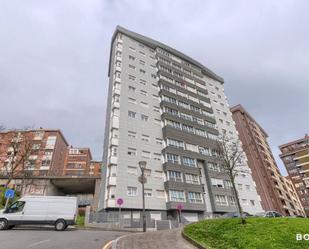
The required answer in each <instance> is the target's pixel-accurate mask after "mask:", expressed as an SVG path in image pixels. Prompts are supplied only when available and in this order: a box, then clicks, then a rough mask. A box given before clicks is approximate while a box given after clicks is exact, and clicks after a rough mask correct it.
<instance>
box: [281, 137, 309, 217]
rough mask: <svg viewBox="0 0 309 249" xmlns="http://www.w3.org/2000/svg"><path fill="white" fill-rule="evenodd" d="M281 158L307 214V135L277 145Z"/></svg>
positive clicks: (308, 172)
mask: <svg viewBox="0 0 309 249" xmlns="http://www.w3.org/2000/svg"><path fill="white" fill-rule="evenodd" d="M279 149H280V151H281V155H280V158H281V159H282V161H283V163H284V165H285V167H286V170H287V172H288V174H289V177H290V179H291V181H292V182H293V184H294V187H295V189H296V192H297V194H298V196H299V199H300V201H301V203H302V205H303V207H304V210H305V212H306V215H307V217H308V216H309V136H308V135H307V134H306V135H305V137H303V138H301V139H298V140H295V141H291V142H289V143H286V144H283V145H280V146H279Z"/></svg>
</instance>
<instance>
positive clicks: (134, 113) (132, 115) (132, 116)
mask: <svg viewBox="0 0 309 249" xmlns="http://www.w3.org/2000/svg"><path fill="white" fill-rule="evenodd" d="M128 116H129V117H130V118H135V116H136V112H133V111H128Z"/></svg>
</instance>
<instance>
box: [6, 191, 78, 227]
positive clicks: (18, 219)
mask: <svg viewBox="0 0 309 249" xmlns="http://www.w3.org/2000/svg"><path fill="white" fill-rule="evenodd" d="M76 218H77V198H76V197H60V196H26V197H23V198H21V199H19V200H18V201H16V202H14V203H13V204H12V205H10V206H9V207H8V208H6V209H5V210H4V209H2V210H0V230H6V229H12V228H13V227H14V226H15V225H52V226H55V230H56V231H63V230H65V229H66V228H67V227H68V226H69V225H73V224H75V222H76Z"/></svg>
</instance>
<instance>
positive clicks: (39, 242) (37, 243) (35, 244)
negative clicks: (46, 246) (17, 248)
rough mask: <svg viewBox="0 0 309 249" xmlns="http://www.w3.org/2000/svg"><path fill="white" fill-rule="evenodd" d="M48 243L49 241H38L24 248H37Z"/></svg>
mask: <svg viewBox="0 0 309 249" xmlns="http://www.w3.org/2000/svg"><path fill="white" fill-rule="evenodd" d="M48 241H50V239H46V240H41V241H38V242H35V243H32V244H30V245H29V246H27V247H26V248H31V247H35V246H37V245H40V244H43V243H45V242H48Z"/></svg>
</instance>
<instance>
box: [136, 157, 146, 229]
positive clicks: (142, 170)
mask: <svg viewBox="0 0 309 249" xmlns="http://www.w3.org/2000/svg"><path fill="white" fill-rule="evenodd" d="M146 164H147V163H146V162H145V161H140V162H139V163H138V165H139V167H140V169H141V172H142V175H141V176H140V177H139V179H138V180H139V182H140V183H141V184H142V195H143V213H142V216H143V232H146V213H145V188H144V185H145V183H146V181H147V179H146V177H145V169H146Z"/></svg>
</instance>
